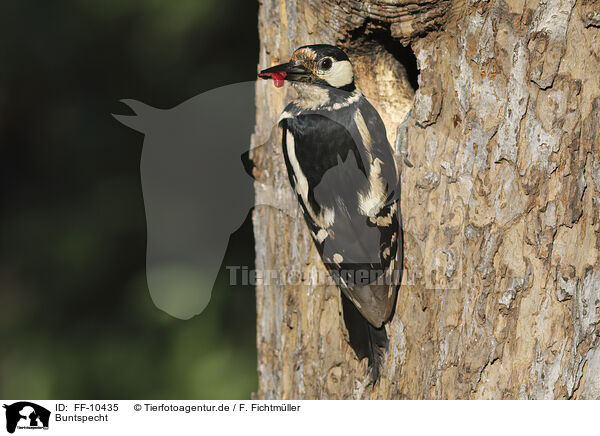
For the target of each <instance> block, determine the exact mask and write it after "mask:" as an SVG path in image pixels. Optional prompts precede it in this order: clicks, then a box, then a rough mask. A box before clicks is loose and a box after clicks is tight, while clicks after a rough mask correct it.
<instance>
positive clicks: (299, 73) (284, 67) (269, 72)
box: [258, 62, 310, 88]
mask: <svg viewBox="0 0 600 436" xmlns="http://www.w3.org/2000/svg"><path fill="white" fill-rule="evenodd" d="M309 74H310V71H309V70H307V69H306V68H304V66H302V65H294V64H292V63H289V62H288V63H286V64H281V65H275V66H274V67H271V68H267V69H266V70H262V71H261V72H260V73H258V77H260V78H261V79H265V80H269V79H273V84H274V85H275V87H277V88H281V87H282V86H283V81H284V80H291V81H298V80H302V79H303V78H307V77H308V76H309Z"/></svg>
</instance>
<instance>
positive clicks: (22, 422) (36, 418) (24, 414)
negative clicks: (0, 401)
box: [3, 401, 50, 433]
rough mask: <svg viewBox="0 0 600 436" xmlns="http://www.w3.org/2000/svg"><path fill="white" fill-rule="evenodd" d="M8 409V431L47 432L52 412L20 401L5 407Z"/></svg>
mask: <svg viewBox="0 0 600 436" xmlns="http://www.w3.org/2000/svg"><path fill="white" fill-rule="evenodd" d="M3 407H4V408H5V409H6V431H8V432H9V433H14V432H15V430H16V429H19V430H23V429H25V430H41V429H43V430H47V429H48V424H49V422H50V411H49V410H48V409H46V408H44V407H42V406H39V405H37V404H35V403H31V402H29V401H19V402H17V403H13V404H11V405H6V404H5V405H4V406H3Z"/></svg>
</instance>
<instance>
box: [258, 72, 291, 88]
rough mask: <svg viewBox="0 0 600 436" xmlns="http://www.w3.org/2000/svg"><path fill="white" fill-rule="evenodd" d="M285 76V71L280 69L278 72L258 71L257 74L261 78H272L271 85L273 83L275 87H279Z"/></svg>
mask: <svg viewBox="0 0 600 436" xmlns="http://www.w3.org/2000/svg"><path fill="white" fill-rule="evenodd" d="M285 76H287V73H286V72H285V71H280V72H278V73H260V74H259V75H258V77H260V78H261V79H266V80H269V79H273V85H275V87H276V88H281V87H282V86H283V81H284V79H285Z"/></svg>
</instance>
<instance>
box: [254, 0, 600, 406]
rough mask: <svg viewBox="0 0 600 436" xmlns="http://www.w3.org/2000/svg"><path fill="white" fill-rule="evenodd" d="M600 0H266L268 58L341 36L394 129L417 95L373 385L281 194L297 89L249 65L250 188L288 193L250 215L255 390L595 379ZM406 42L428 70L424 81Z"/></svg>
mask: <svg viewBox="0 0 600 436" xmlns="http://www.w3.org/2000/svg"><path fill="white" fill-rule="evenodd" d="M598 11H600V1H598V0H580V1H576V0H541V1H538V0H506V1H503V0H487V1H486V0H482V1H477V0H475V1H472V0H467V1H459V2H457V1H454V0H446V1H438V2H425V1H423V0H415V1H413V2H410V1H407V0H367V1H364V2H361V1H358V0H337V1H329V0H328V1H324V2H318V1H316V0H297V1H287V0H286V1H283V0H282V1H278V2H276V1H272V0H263V2H262V4H261V7H260V11H259V30H260V39H261V52H260V65H259V68H260V69H263V68H266V67H268V66H271V65H274V64H276V63H279V62H283V61H286V60H287V59H289V57H290V55H291V53H292V52H293V50H294V49H295V48H296V47H298V46H301V45H305V44H312V43H329V44H337V45H339V46H342V47H343V48H345V50H346V51H347V53H348V54H349V56H350V57H351V59H352V61H353V63H354V65H355V69H356V71H357V75H358V83H359V86H360V87H361V89H362V90H363V93H364V94H365V95H366V96H367V98H368V99H369V100H370V101H371V103H373V105H374V106H375V107H376V108H377V109H378V110H379V111H380V114H381V115H382V118H383V120H384V122H385V124H386V127H387V130H388V137H389V138H390V143H392V144H393V143H394V142H393V141H394V139H395V137H396V127H397V126H398V124H399V123H400V122H401V121H402V120H403V119H404V118H405V116H406V114H407V113H408V111H409V110H410V109H411V108H412V112H410V114H409V116H408V120H407V130H406V137H407V151H408V156H407V158H408V161H410V162H412V164H413V166H412V167H410V166H409V165H407V164H404V163H402V160H403V159H402V154H401V153H400V151H401V150H396V151H397V152H398V154H397V156H398V157H399V159H398V161H399V162H398V165H399V167H401V177H402V215H403V220H402V221H403V225H404V235H405V244H404V245H405V248H404V252H405V259H404V264H405V272H404V279H403V284H402V287H401V289H400V291H399V295H398V301H397V306H396V311H395V316H394V318H393V320H392V321H391V322H390V323H389V324H388V325H387V330H388V335H389V337H390V346H389V350H388V351H387V353H386V357H385V367H384V368H383V371H382V377H381V380H380V382H379V383H378V384H377V385H376V386H375V387H374V388H373V387H371V386H370V385H368V377H367V368H366V361H363V362H359V361H358V360H357V359H356V356H355V355H354V353H353V351H352V349H351V348H350V346H349V345H348V341H347V332H346V331H345V327H344V323H343V320H342V316H341V301H340V296H339V290H338V289H337V288H335V286H323V285H321V284H318V283H317V284H315V283H313V282H312V281H311V280H310V278H311V277H314V274H315V273H318V274H320V275H321V276H322V275H323V274H326V273H325V269H324V267H323V266H322V264H321V261H320V259H319V256H318V254H317V252H316V249H315V248H314V246H313V243H312V241H311V239H310V236H309V234H308V231H307V228H306V225H305V223H304V220H303V218H302V215H301V214H300V213H289V211H294V210H296V209H295V208H296V199H295V196H294V194H293V193H292V190H291V188H290V187H289V183H288V179H287V175H286V171H285V167H284V164H283V158H282V152H281V145H280V137H279V136H278V134H277V130H276V129H273V127H274V126H275V124H276V122H277V119H278V116H279V114H280V112H281V111H282V109H283V108H284V107H285V105H286V104H287V102H289V101H290V99H291V98H292V97H293V94H294V91H293V90H291V89H290V88H289V87H288V86H286V87H284V88H280V89H276V88H275V87H273V86H272V84H271V82H267V81H260V82H258V83H257V89H256V102H257V124H256V132H255V135H254V137H253V147H256V146H258V145H260V144H263V143H266V144H267V146H266V147H263V149H261V150H260V151H258V150H257V151H255V152H254V153H253V159H254V161H255V162H256V163H257V166H258V173H259V176H258V177H257V179H258V181H257V182H256V184H255V187H256V201H257V204H276V205H277V206H278V207H279V209H281V210H278V209H276V208H272V207H257V208H256V209H255V212H254V217H253V218H254V232H255V237H256V266H257V270H258V271H259V273H260V274H259V275H263V276H264V277H266V278H269V277H270V278H271V280H262V281H261V280H259V282H258V284H257V311H258V321H257V326H258V333H257V342H258V372H259V391H258V392H257V397H259V398H266V399H279V398H281V399H287V398H289V399H314V398H329V399H334V398H392V399H393V398H410V399H419V398H431V399H436V398H440V399H441V398H449V399H467V398H481V399H483V398H494V399H501V398H512V399H517V398H596V399H599V398H600V337H599V336H600V327H599V321H600V268H599V263H600V259H599V257H598V251H599V247H600V238H599V232H600V227H599V224H600V12H598ZM401 44H405V45H409V46H410V47H411V49H412V51H413V52H414V55H415V56H416V59H417V64H418V69H419V70H420V73H419V87H418V90H417V91H416V93H415V94H414V98H413V91H412V87H411V86H410V78H411V72H413V71H411V69H413V67H412V66H411V65H410V56H411V52H410V50H404V49H403V48H402V46H401ZM413 103H414V105H413ZM401 142H402V141H401ZM267 196H268V197H269V198H266V197H267ZM282 211H288V213H286V212H282ZM271 271H279V272H283V273H284V274H283V278H286V279H289V282H288V283H283V282H282V281H281V280H280V281H279V282H276V281H275V280H272V278H273V274H272V273H271ZM290 271H293V272H294V273H292V274H291V273H290ZM311 274H313V276H311Z"/></svg>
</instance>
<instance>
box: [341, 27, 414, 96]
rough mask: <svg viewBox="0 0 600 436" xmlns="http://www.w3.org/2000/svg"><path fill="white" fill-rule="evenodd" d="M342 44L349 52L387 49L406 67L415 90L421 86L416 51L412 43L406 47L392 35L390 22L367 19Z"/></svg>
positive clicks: (361, 52)
mask: <svg viewBox="0 0 600 436" xmlns="http://www.w3.org/2000/svg"><path fill="white" fill-rule="evenodd" d="M342 45H343V46H345V47H347V49H348V50H349V52H351V53H357V54H368V53H374V52H376V51H377V50H385V51H387V52H388V53H389V54H391V55H392V56H393V57H394V58H395V59H396V60H397V61H398V62H399V63H400V64H401V65H402V66H403V67H404V69H405V70H406V74H407V76H408V81H409V83H410V85H411V86H412V88H413V89H414V90H415V91H416V90H417V89H418V88H419V81H418V78H419V68H418V67H417V58H416V56H415V53H414V52H413V51H412V48H411V47H410V45H408V46H406V47H405V46H404V45H402V43H401V42H400V41H399V40H398V39H396V38H394V37H392V35H391V31H390V25H389V23H383V22H378V21H376V20H366V21H365V23H364V24H363V25H362V26H361V27H359V28H358V29H355V30H353V31H351V32H350V35H349V38H348V40H347V41H345V43H342Z"/></svg>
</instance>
